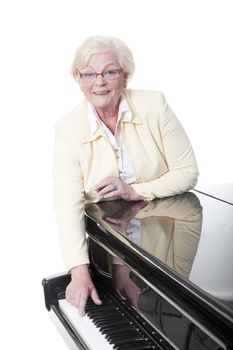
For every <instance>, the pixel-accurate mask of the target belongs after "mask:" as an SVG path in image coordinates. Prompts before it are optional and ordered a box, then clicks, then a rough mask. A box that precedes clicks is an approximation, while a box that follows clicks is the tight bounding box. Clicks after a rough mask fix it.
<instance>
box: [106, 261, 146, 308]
mask: <svg viewBox="0 0 233 350" xmlns="http://www.w3.org/2000/svg"><path fill="white" fill-rule="evenodd" d="M130 271H131V270H130V268H129V267H128V266H126V265H113V271H112V278H113V283H114V285H115V288H116V290H117V291H118V293H119V294H120V295H121V296H122V297H124V298H126V299H127V300H128V301H129V302H130V304H131V305H133V306H134V307H136V308H138V300H139V293H140V289H139V287H138V286H137V285H136V284H134V283H133V281H132V280H131V279H130V278H129V273H130Z"/></svg>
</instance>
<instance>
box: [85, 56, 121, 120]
mask: <svg viewBox="0 0 233 350" xmlns="http://www.w3.org/2000/svg"><path fill="white" fill-rule="evenodd" d="M114 70H120V73H119V76H118V77H117V78H115V79H113V80H109V79H107V78H103V77H102V76H101V75H97V77H96V78H95V79H94V80H93V81H86V79H84V78H83V76H82V74H84V73H103V72H106V71H114ZM80 74H81V76H80V75H78V82H79V85H80V89H81V90H82V92H83V93H84V96H85V97H86V99H87V100H88V101H89V102H90V103H91V104H92V105H93V107H94V108H95V109H96V111H97V113H98V114H105V113H114V111H116V110H117V109H118V105H119V101H120V97H121V95H122V92H123V90H124V88H125V79H126V74H125V73H124V72H123V70H121V67H120V65H119V63H118V61H117V59H116V56H115V55H114V54H113V53H111V52H106V53H98V54H94V55H92V56H91V58H90V60H89V62H88V64H87V66H86V67H85V68H83V69H81V70H80Z"/></svg>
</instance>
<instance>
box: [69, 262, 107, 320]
mask: <svg viewBox="0 0 233 350" xmlns="http://www.w3.org/2000/svg"><path fill="white" fill-rule="evenodd" d="M89 295H90V296H91V298H92V300H93V301H94V303H95V304H97V305H100V304H101V303H102V302H101V300H100V298H99V295H98V293H97V290H96V288H95V286H94V284H93V282H92V279H91V276H90V273H89V268H88V264H83V265H79V266H76V267H74V268H72V269H71V282H70V284H69V285H68V286H67V288H66V299H67V301H68V302H69V303H71V304H72V305H74V306H75V307H77V308H78V310H79V314H80V315H81V316H83V315H84V314H85V305H86V301H87V298H88V297H89Z"/></svg>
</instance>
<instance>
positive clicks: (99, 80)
mask: <svg viewBox="0 0 233 350" xmlns="http://www.w3.org/2000/svg"><path fill="white" fill-rule="evenodd" d="M95 83H96V85H98V86H99V85H100V86H102V85H106V81H105V80H104V78H103V77H102V75H101V74H98V75H97V77H96V80H95Z"/></svg>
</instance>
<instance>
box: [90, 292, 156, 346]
mask: <svg viewBox="0 0 233 350" xmlns="http://www.w3.org/2000/svg"><path fill="white" fill-rule="evenodd" d="M100 297H101V299H102V305H95V304H94V302H93V301H92V300H91V299H90V300H88V302H87V304H86V308H85V311H86V314H87V316H88V317H89V318H90V319H91V320H92V322H93V324H94V325H95V326H96V327H97V328H98V330H99V331H100V333H101V334H103V335H104V337H105V339H106V341H107V342H108V343H109V344H111V345H112V346H113V348H114V349H119V350H131V349H135V350H137V349H138V350H139V349H140V350H143V349H145V350H149V349H151V350H152V349H155V347H154V346H152V345H151V344H150V342H149V341H148V338H147V336H146V335H144V334H143V333H141V331H140V330H139V328H138V326H136V324H135V323H134V322H133V320H130V316H129V315H128V313H127V311H126V313H125V311H123V310H124V309H122V308H121V307H120V306H119V304H115V302H113V301H112V300H111V299H109V297H108V296H107V295H105V296H104V297H103V295H100ZM128 318H129V319H128Z"/></svg>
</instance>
